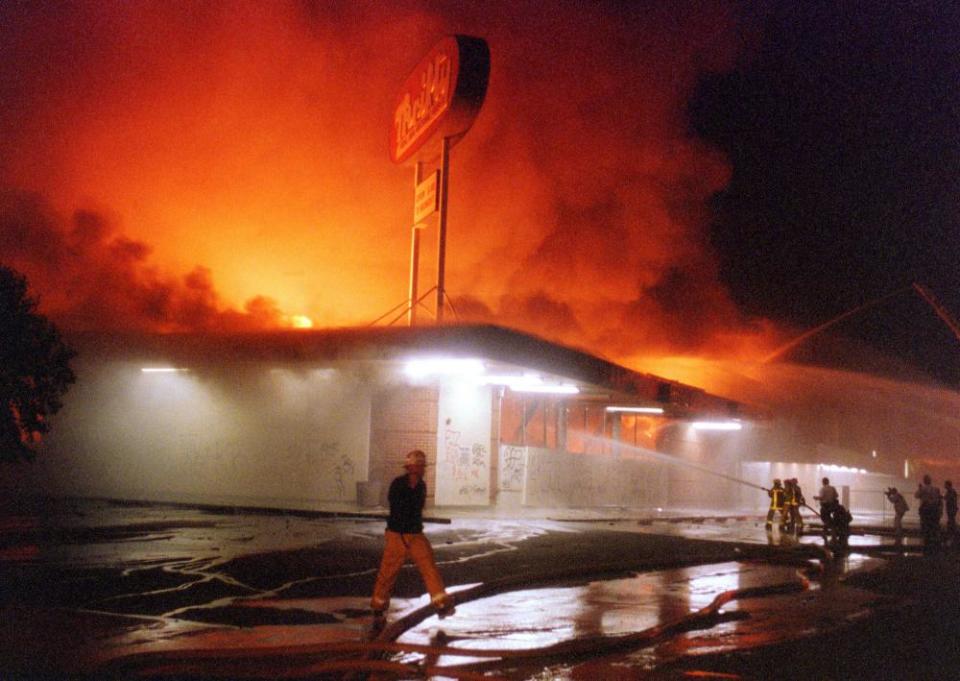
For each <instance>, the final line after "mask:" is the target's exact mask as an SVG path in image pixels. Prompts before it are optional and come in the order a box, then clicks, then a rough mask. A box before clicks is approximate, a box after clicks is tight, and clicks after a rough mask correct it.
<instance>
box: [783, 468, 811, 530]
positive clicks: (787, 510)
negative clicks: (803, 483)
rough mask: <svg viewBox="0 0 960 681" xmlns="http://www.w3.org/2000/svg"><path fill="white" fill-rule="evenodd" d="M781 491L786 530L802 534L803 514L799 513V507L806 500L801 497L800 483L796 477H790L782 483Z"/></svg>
mask: <svg viewBox="0 0 960 681" xmlns="http://www.w3.org/2000/svg"><path fill="white" fill-rule="evenodd" d="M783 493H784V502H783V503H784V515H785V516H786V522H785V523H784V525H785V527H786V530H787V532H793V533H795V534H802V533H803V516H801V515H800V507H801V506H802V505H804V504H805V503H806V502H807V500H806V499H804V498H803V491H802V490H801V489H800V483H798V482H797V479H796V478H790V479H789V480H787V481H786V482H785V483H784V487H783Z"/></svg>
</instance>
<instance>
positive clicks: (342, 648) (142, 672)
mask: <svg viewBox="0 0 960 681" xmlns="http://www.w3.org/2000/svg"><path fill="white" fill-rule="evenodd" d="M789 554H790V555H786V554H784V552H783V551H771V550H770V548H769V547H761V546H757V547H753V546H743V547H738V548H737V556H736V557H735V558H734V559H736V560H744V559H746V560H750V559H764V558H766V559H773V558H779V559H780V561H782V560H783V559H784V558H786V559H787V560H788V562H790V563H792V564H795V565H797V566H805V565H808V564H809V561H808V559H809V558H819V557H820V555H819V554H818V553H816V552H815V551H814V550H813V549H811V550H808V551H804V552H798V551H796V550H793V551H791V552H789ZM716 562H723V559H721V560H720V561H718V557H717V556H716V554H713V555H710V556H700V557H692V558H689V559H685V560H676V559H671V560H659V561H649V562H646V563H644V564H643V565H642V566H637V565H636V564H635V563H634V564H632V565H631V564H624V563H618V564H608V565H603V566H598V567H597V568H596V569H595V570H591V571H590V574H587V575H585V574H584V573H583V571H582V568H575V569H566V570H562V571H554V572H548V573H542V574H540V575H533V576H531V575H524V576H517V577H508V578H504V579H500V580H495V581H492V582H487V583H483V584H479V585H477V586H474V587H471V588H469V589H465V590H463V591H460V592H457V593H456V599H457V603H466V602H469V601H472V600H477V599H480V598H484V597H488V596H493V595H496V594H500V593H505V592H509V591H511V590H515V589H517V588H524V589H529V588H537V587H538V586H556V585H557V584H582V583H588V582H591V581H596V580H598V579H612V578H616V577H622V576H627V575H632V574H636V573H637V572H648V571H654V570H664V569H671V568H679V567H691V566H696V565H708V564H711V563H716ZM778 562H779V561H778ZM807 587H808V582H807V580H806V578H804V577H802V576H801V578H800V581H799V582H787V583H783V584H775V585H771V586H763V587H751V588H746V589H736V590H731V591H725V592H723V593H721V594H719V595H718V596H716V597H715V598H714V599H713V601H712V602H711V603H710V604H709V605H708V606H706V607H704V608H702V609H700V610H698V611H696V612H694V613H691V614H690V615H686V616H683V617H680V618H677V619H676V620H673V621H670V622H667V623H665V624H660V625H657V626H655V627H651V628H649V629H646V630H643V631H640V632H635V633H630V634H625V635H621V636H615V637H603V636H598V637H590V638H584V639H575V640H571V641H562V642H560V643H555V644H552V645H549V646H545V647H542V648H536V649H526V650H515V649H485V650H476V649H470V648H458V647H454V646H424V645H417V644H407V643H403V644H400V643H396V642H395V641H396V639H397V638H399V637H400V636H401V635H403V633H405V632H406V631H407V630H409V629H411V628H413V627H415V626H417V625H418V624H419V623H420V622H422V621H424V620H425V619H427V618H429V617H431V616H432V615H433V614H435V612H436V611H435V609H434V608H433V606H430V605H428V606H424V607H421V608H418V609H416V610H414V611H413V612H410V613H408V614H407V615H405V616H404V617H402V618H400V619H398V620H397V621H395V622H393V623H392V624H390V625H389V626H388V627H386V628H385V629H384V630H383V631H382V632H381V633H380V635H379V636H378V637H377V638H376V639H375V640H373V641H368V642H367V641H338V642H325V643H316V644H311V645H307V646H283V647H279V648H273V649H269V650H263V649H257V648H250V649H243V650H216V649H212V650H211V649H198V650H181V651H177V652H176V653H175V654H171V653H170V652H145V653H138V654H134V655H129V656H124V657H121V658H116V659H114V660H111V661H109V662H108V663H106V664H105V665H103V666H101V667H100V668H99V669H97V670H96V672H97V674H96V676H99V677H101V678H131V677H138V678H151V677H154V678H156V677H161V678H163V677H171V676H184V675H188V676H189V675H191V674H194V675H197V676H204V675H205V674H206V676H209V675H210V674H209V672H210V670H211V668H213V669H216V671H217V673H218V674H224V673H226V674H228V675H229V673H230V672H231V670H233V671H234V672H236V674H237V675H238V676H239V675H242V676H247V677H250V672H251V671H252V668H255V669H258V670H259V669H262V670H263V674H264V678H266V677H270V678H304V677H316V676H320V675H329V674H335V673H343V674H348V675H349V676H348V678H362V677H357V676H356V674H361V675H362V674H366V673H374V674H388V675H390V676H392V677H402V676H408V677H410V676H412V677H421V676H430V675H443V676H447V677H450V678H456V679H461V680H462V681H478V680H479V679H481V678H482V679H485V680H486V681H489V680H490V679H491V678H496V677H491V676H489V675H481V674H480V673H479V672H480V671H481V670H483V669H487V670H488V672H489V671H495V670H496V668H497V667H498V666H502V665H503V662H504V661H505V660H524V661H525V662H527V663H530V662H537V661H541V660H551V659H560V658H565V659H569V658H577V657H584V656H592V655H596V654H597V653H598V652H604V651H606V652H616V651H618V650H625V649H629V648H640V647H645V646H648V645H652V644H654V643H656V642H658V641H661V640H663V639H665V638H668V637H670V636H674V635H676V634H678V633H682V632H684V631H690V630H693V629H698V628H705V627H707V626H713V625H714V624H716V623H717V622H719V621H722V614H721V613H720V612H719V611H720V608H722V607H723V605H725V604H727V603H729V602H730V601H732V600H736V599H741V598H754V597H757V596H763V595H775V594H778V593H794V592H798V591H802V590H804V589H806V588H807ZM389 653H418V654H422V655H424V656H426V657H427V658H428V659H430V658H433V659H436V658H437V657H438V656H448V657H471V658H496V659H491V660H488V661H486V662H474V663H468V664H463V665H459V666H458V665H452V666H435V665H432V664H426V665H425V664H422V663H416V664H411V663H402V662H396V661H391V660H386V659H383V656H384V655H385V654H389ZM338 654H339V655H350V654H354V655H361V656H362V657H353V658H347V659H329V658H330V656H331V655H338ZM319 657H322V658H326V659H316V658H319ZM311 658H313V659H311ZM298 661H299V662H302V664H297V663H298ZM212 665H215V666H213V667H212ZM218 674H215V675H214V676H216V675H218ZM254 678H256V677H254Z"/></svg>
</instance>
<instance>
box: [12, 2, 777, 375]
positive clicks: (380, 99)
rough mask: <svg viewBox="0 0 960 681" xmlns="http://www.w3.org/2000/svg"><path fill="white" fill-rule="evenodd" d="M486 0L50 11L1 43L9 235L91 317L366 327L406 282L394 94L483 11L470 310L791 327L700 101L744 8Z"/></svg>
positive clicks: (462, 304)
mask: <svg viewBox="0 0 960 681" xmlns="http://www.w3.org/2000/svg"><path fill="white" fill-rule="evenodd" d="M482 7H485V5H476V6H474V5H470V4H465V5H463V6H459V5H451V6H450V7H445V8H443V9H440V10H438V9H437V8H436V6H435V5H434V4H427V3H418V2H404V3H382V4H380V3H375V4H362V3H357V4H354V3H346V4H342V5H336V6H335V7H333V6H327V5H325V3H319V4H318V5H316V6H313V5H311V6H309V7H308V6H307V5H302V4H300V3H295V2H271V3H259V2H233V3H226V4H221V3H212V4H194V3H187V4H176V3H122V2H103V3H86V4H80V5H76V6H70V7H69V8H59V9H57V8H49V7H42V6H38V7H34V8H29V9H25V10H24V14H25V15H26V16H25V17H23V20H22V26H20V25H19V24H18V25H16V26H14V27H13V28H12V29H11V36H12V38H11V40H10V45H12V46H13V47H12V48H11V49H10V50H9V57H10V58H9V60H8V65H7V66H6V67H0V69H5V70H0V78H3V79H4V80H3V82H5V83H7V82H8V83H10V86H11V88H12V92H13V97H12V99H11V101H12V102H13V104H12V105H11V106H9V107H7V109H6V114H0V126H2V127H0V139H3V141H2V142H0V144H3V147H4V148H3V149H2V151H3V152H4V153H0V159H5V160H3V161H0V191H2V192H4V193H0V227H2V230H0V246H2V247H3V251H2V252H4V253H5V254H6V255H5V257H6V258H8V259H9V260H11V261H12V263H11V264H13V265H14V266H18V267H19V268H20V269H22V270H23V271H24V272H25V274H27V275H28V278H29V280H30V281H31V283H32V284H33V286H34V289H35V290H36V291H37V292H38V294H39V295H40V298H41V302H42V306H43V308H44V309H46V310H48V311H49V312H50V313H51V314H52V315H53V316H55V317H56V318H58V319H60V320H61V321H62V322H63V323H64V324H66V325H67V326H73V327H91V326H93V327H98V328H99V327H102V326H103V325H104V324H105V323H111V324H114V325H121V326H129V327H134V328H141V329H152V330H160V331H169V330H182V329H200V330H212V329H218V328H247V327H258V326H261V327H262V326H270V325H287V326H295V327H309V326H311V325H313V326H317V327H323V326H331V325H352V324H367V323H369V322H371V321H373V320H374V319H376V318H377V317H379V316H380V315H381V314H383V313H385V312H386V311H388V310H390V309H391V308H392V307H394V306H395V305H397V304H398V303H401V302H402V301H403V300H404V299H405V298H406V294H407V277H408V267H409V244H410V227H411V224H410V223H411V214H412V209H413V172H412V169H411V168H409V167H404V166H395V165H393V164H391V163H390V161H389V156H388V151H387V133H388V126H389V124H390V120H391V116H392V111H391V106H392V103H393V99H394V95H395V94H396V91H397V89H398V88H399V87H400V86H401V85H402V83H403V82H404V80H405V79H406V77H407V75H408V74H409V72H410V70H411V69H412V68H413V67H414V66H415V65H416V63H417V62H418V61H419V59H420V58H421V57H422V56H423V54H425V53H426V52H427V51H428V50H429V49H430V47H432V45H433V44H435V43H436V41H437V40H438V39H439V38H440V37H442V36H443V35H446V34H450V33H453V32H463V33H470V34H473V35H478V36H482V37H484V38H485V39H486V40H487V42H488V43H489V45H490V49H491V75H490V86H489V89H488V94H487V100H486V102H485V104H484V107H483V109H482V110H481V111H480V114H479V116H478V118H477V120H476V122H475V124H474V126H473V128H472V129H471V130H470V131H469V133H468V134H467V135H466V136H465V137H464V139H463V140H461V141H460V142H459V143H458V144H457V145H456V146H455V147H454V149H453V153H452V167H451V184H450V212H449V232H448V251H447V263H448V265H447V287H448V293H449V295H450V297H451V300H452V303H453V309H454V311H455V315H450V314H449V313H448V317H453V318H458V319H460V320H463V321H484V322H494V323H499V324H504V325H507V326H513V327H516V328H520V329H523V330H526V331H529V332H532V333H536V334H538V335H541V336H544V337H547V338H550V339H553V340H556V341H560V342H565V343H569V344H573V345H578V346H581V347H585V348H588V349H591V350H593V351H594V352H597V353H598V354H602V355H605V356H609V357H614V358H622V357H627V356H630V355H632V354H634V353H635V351H636V350H637V348H646V349H651V350H659V351H679V352H701V351H710V352H719V353H733V354H743V353H747V354H753V353H754V351H755V347H757V346H763V347H769V341H768V336H770V335H771V334H772V330H771V329H770V327H769V326H768V325H766V324H764V323H762V322H756V321H751V320H745V319H744V318H742V316H741V315H740V313H739V312H738V310H737V307H736V305H735V304H734V303H733V302H732V301H731V300H730V298H729V296H728V294H727V292H726V290H725V288H724V287H723V286H722V285H721V284H720V283H719V274H718V266H717V262H716V258H715V256H714V254H713V253H712V252H711V249H710V247H709V240H708V236H707V230H708V223H709V219H710V215H709V211H708V209H707V201H708V199H709V198H710V196H711V195H712V194H713V193H714V192H716V191H718V190H719V189H721V188H722V187H723V186H725V184H726V182H727V181H728V179H729V175H730V168H729V166H728V163H727V161H726V159H724V158H723V157H722V155H721V154H719V153H718V152H717V151H716V150H714V149H712V148H710V147H708V146H706V145H705V144H703V143H702V142H701V141H699V140H698V139H696V138H695V137H693V136H692V134H691V133H690V132H689V126H688V125H687V121H686V116H685V110H686V109H685V108H686V105H687V100H688V98H689V96H690V93H691V92H692V91H693V88H694V87H695V85H696V83H697V79H698V77H699V76H700V75H702V74H703V73H705V72H709V71H715V70H723V69H727V68H730V67H731V66H732V64H733V63H734V60H735V58H736V56H737V51H738V47H737V41H736V40H735V38H734V36H733V31H734V28H733V19H732V17H731V16H730V14H729V11H730V10H729V8H728V7H727V6H726V5H725V4H724V3H717V4H716V5H710V4H709V3H707V4H702V3H701V4H698V5H697V6H696V7H693V6H691V7H689V8H687V9H678V8H671V9H653V10H644V12H642V13H640V12H625V13H624V14H623V16H620V15H618V16H612V15H611V14H610V13H611V12H614V11H616V10H615V9H614V6H613V5H611V6H606V5H600V4H598V5H596V6H593V5H590V4H586V5H579V4H578V5H576V6H574V5H570V6H567V5H558V6H557V8H556V12H551V13H544V12H540V11H539V10H538V9H536V8H535V7H534V6H530V7H527V6H525V5H523V4H522V3H521V4H520V5H516V4H506V3H504V4H502V5H498V6H497V8H496V11H485V10H482V9H481V8H482ZM77 211H83V212H82V213H80V214H78V213H77ZM24 225H26V227H24ZM23 229H26V230H27V233H26V235H24V234H23V233H21V232H22V230H23ZM18 230H20V231H18ZM423 238H424V258H425V261H426V262H429V259H430V257H432V252H431V249H432V248H433V246H432V244H433V241H434V240H435V238H436V236H435V229H433V228H430V229H427V230H425V231H424V237H423ZM51 244H52V245H51ZM51 249H52V250H51ZM431 283H432V282H428V283H427V284H426V285H424V286H423V287H422V289H421V290H426V288H428V287H429V286H430V284H431ZM104 320H106V321H104Z"/></svg>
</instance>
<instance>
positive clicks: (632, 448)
mask: <svg viewBox="0 0 960 681" xmlns="http://www.w3.org/2000/svg"><path fill="white" fill-rule="evenodd" d="M585 439H587V440H590V441H592V442H596V443H598V444H600V445H603V446H606V447H616V448H619V449H620V450H626V451H628V452H631V453H634V454H639V455H641V456H644V457H648V458H651V459H654V460H656V461H660V462H662V463H665V464H667V465H670V466H676V467H678V468H689V469H691V470H695V471H699V472H701V473H706V474H707V475H713V476H716V477H718V478H723V479H724V480H729V481H731V482H735V483H737V484H738V485H745V486H746V487H752V488H754V489H759V490H764V491H766V489H767V488H766V487H764V486H763V485H758V484H757V483H755V482H750V481H749V480H744V479H743V478H738V477H736V476H735V475H730V474H728V473H722V472H720V471H717V470H714V469H712V468H708V467H707V466H701V465H700V464H697V463H693V462H692V461H684V460H683V459H681V458H679V457H676V456H673V455H671V454H665V453H664V452H657V451H654V450H652V449H647V448H646V447H640V446H638V445H630V444H625V443H623V442H619V441H617V440H612V439H610V438H607V437H598V436H596V435H587V436H585Z"/></svg>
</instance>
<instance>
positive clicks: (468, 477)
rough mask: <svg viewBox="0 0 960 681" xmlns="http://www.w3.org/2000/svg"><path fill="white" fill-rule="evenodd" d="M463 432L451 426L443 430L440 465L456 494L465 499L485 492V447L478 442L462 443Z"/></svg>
mask: <svg viewBox="0 0 960 681" xmlns="http://www.w3.org/2000/svg"><path fill="white" fill-rule="evenodd" d="M462 437H463V433H461V432H460V431H459V430H455V429H452V428H445V429H444V431H443V442H444V447H443V452H442V454H441V457H442V459H443V460H442V462H441V463H442V465H443V468H444V470H445V473H446V477H447V480H448V481H449V482H450V483H452V486H453V488H454V489H455V490H456V493H457V496H458V497H461V498H462V499H463V500H464V503H466V500H468V499H470V498H472V497H474V496H476V495H484V496H485V495H486V493H487V448H486V447H485V446H484V445H483V444H481V443H479V442H473V443H469V444H468V443H463V442H461V438H462Z"/></svg>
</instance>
